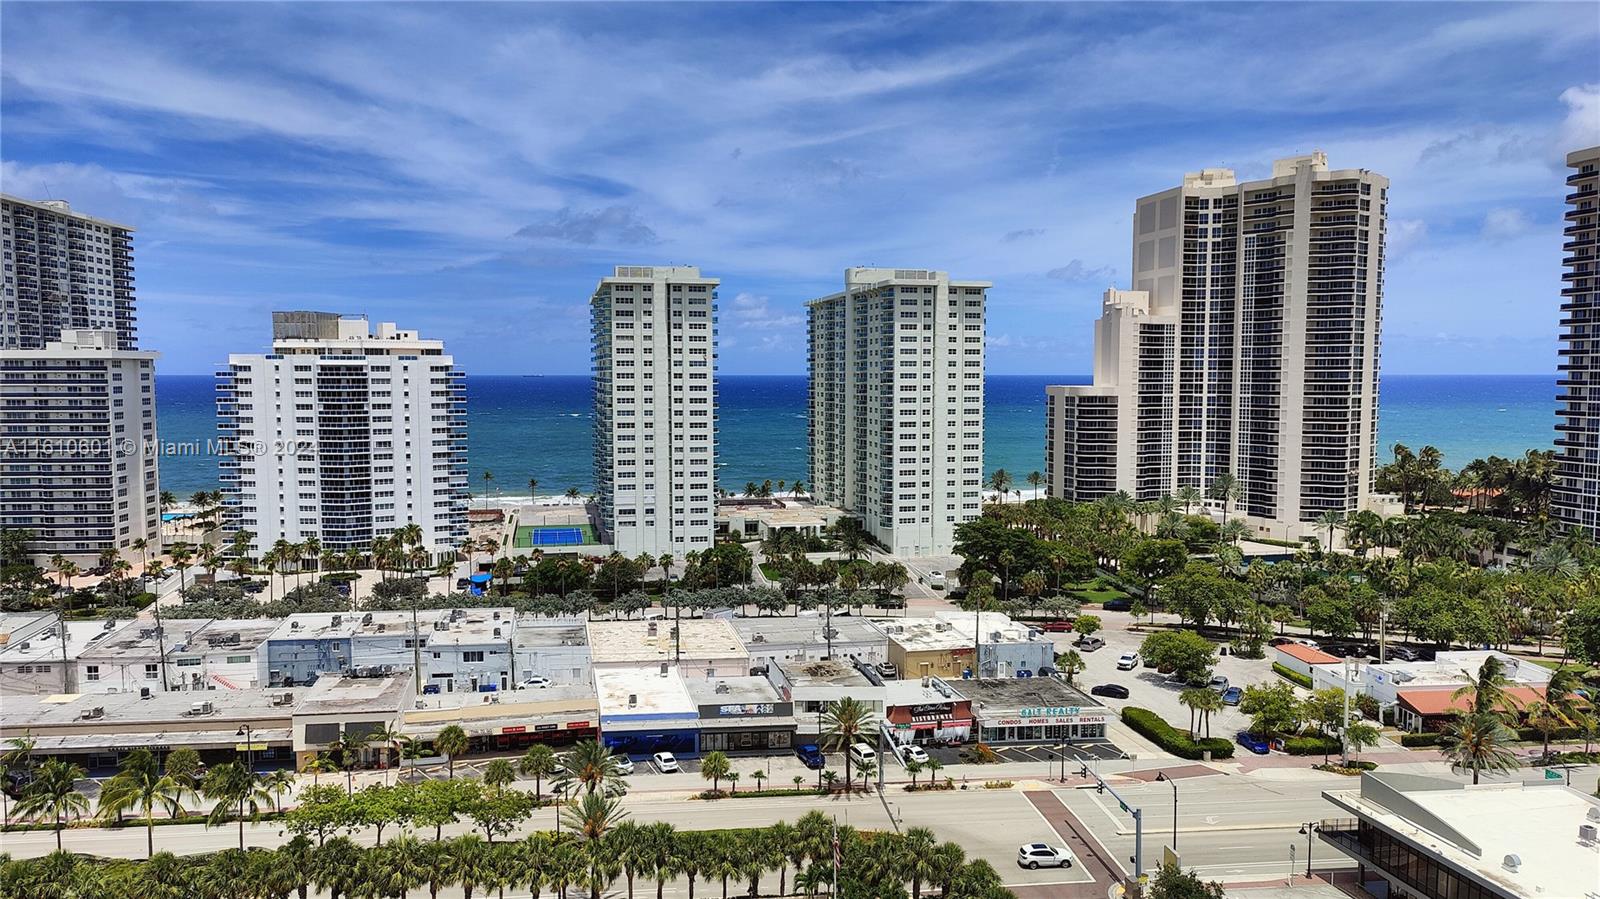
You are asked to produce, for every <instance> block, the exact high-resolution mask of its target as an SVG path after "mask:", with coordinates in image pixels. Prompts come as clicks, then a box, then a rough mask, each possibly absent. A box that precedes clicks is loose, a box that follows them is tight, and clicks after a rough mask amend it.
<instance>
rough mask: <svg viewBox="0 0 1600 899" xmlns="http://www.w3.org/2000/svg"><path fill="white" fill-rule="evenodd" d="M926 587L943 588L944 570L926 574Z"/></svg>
mask: <svg viewBox="0 0 1600 899" xmlns="http://www.w3.org/2000/svg"><path fill="white" fill-rule="evenodd" d="M928 587H929V588H930V589H933V590H943V589H944V588H945V582H944V572H942V571H935V572H934V573H932V574H930V575H928Z"/></svg>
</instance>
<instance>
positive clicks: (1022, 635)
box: [879, 612, 1056, 678]
mask: <svg viewBox="0 0 1600 899" xmlns="http://www.w3.org/2000/svg"><path fill="white" fill-rule="evenodd" d="M879 626H880V627H882V628H883V630H884V632H885V633H886V634H887V635H888V638H889V661H890V662H893V663H894V665H895V666H896V668H897V669H898V670H899V672H900V676H901V677H905V678H918V677H929V676H932V677H947V678H959V677H1016V676H1018V675H1020V674H1023V673H1024V672H1026V673H1028V674H1032V673H1035V672H1038V671H1039V670H1040V669H1042V668H1049V667H1053V666H1054V665H1055V649H1056V648H1055V641H1053V640H1051V639H1049V637H1048V635H1047V634H1045V633H1044V632H1043V631H1041V630H1039V629H1037V628H1033V627H1029V626H1027V625H1024V624H1019V623H1017V622H1015V621H1012V620H1011V617H1010V616H1009V615H1005V614H1003V613H1000V612H982V613H963V612H939V613H937V614H936V615H934V616H933V617H932V618H923V619H915V618H912V619H906V618H897V619H890V620H884V621H880V622H879ZM974 645H977V646H979V648H980V649H981V652H980V653H978V656H977V658H978V659H979V664H978V670H977V671H974V670H973V659H974V654H973V650H972V648H973V646H974Z"/></svg>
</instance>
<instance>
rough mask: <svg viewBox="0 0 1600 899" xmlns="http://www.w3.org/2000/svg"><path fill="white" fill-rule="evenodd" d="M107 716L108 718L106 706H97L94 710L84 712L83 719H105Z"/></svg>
mask: <svg viewBox="0 0 1600 899" xmlns="http://www.w3.org/2000/svg"><path fill="white" fill-rule="evenodd" d="M105 716H106V709H105V706H99V705H97V706H95V707H94V708H91V709H84V710H83V714H82V716H81V717H83V718H104V717H105Z"/></svg>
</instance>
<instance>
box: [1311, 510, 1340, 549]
mask: <svg viewBox="0 0 1600 899" xmlns="http://www.w3.org/2000/svg"><path fill="white" fill-rule="evenodd" d="M1317 527H1319V528H1323V529H1325V530H1326V531H1327V532H1328V543H1327V551H1328V552H1333V532H1334V531H1335V530H1337V529H1339V528H1342V527H1344V513H1343V512H1340V511H1339V510H1337V509H1325V510H1323V512H1322V514H1321V515H1318V516H1317Z"/></svg>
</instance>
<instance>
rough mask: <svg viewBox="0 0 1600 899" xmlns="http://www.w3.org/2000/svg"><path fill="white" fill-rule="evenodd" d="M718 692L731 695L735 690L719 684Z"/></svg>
mask: <svg viewBox="0 0 1600 899" xmlns="http://www.w3.org/2000/svg"><path fill="white" fill-rule="evenodd" d="M716 691H717V692H718V693H731V692H733V688H732V687H730V686H728V685H727V684H717V689H716Z"/></svg>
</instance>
